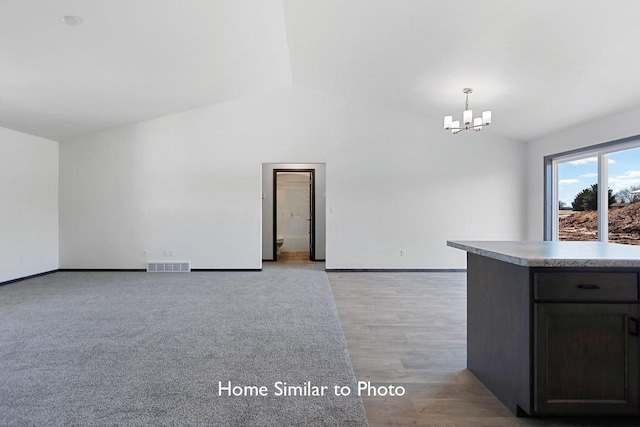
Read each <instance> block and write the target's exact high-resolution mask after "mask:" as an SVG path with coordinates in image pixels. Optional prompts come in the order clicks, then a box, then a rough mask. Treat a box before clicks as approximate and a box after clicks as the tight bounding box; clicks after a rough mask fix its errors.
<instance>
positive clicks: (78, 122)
mask: <svg viewBox="0 0 640 427" xmlns="http://www.w3.org/2000/svg"><path fill="white" fill-rule="evenodd" d="M283 3H284V5H283ZM64 15H78V16H80V17H82V19H83V20H84V23H83V24H82V25H80V26H77V27H71V26H68V25H66V24H64V23H62V21H61V18H62V16H64ZM639 18H640V1H637V0H616V1H615V2H605V1H600V0H562V1H559V0H536V1H533V0H532V1H517V2H516V1H513V0H484V1H477V0H448V1H444V0H429V1H426V0H402V1H394V0H323V1H318V0H284V1H280V0H224V1H222V0H217V1H214V0H188V1H178V0H163V1H159V0H135V1H131V0H109V1H103V0H56V1H51V0H29V1H14V0H0V37H1V38H0V126H4V127H8V128H13V129H16V130H20V131H23V132H27V133H31V134H35V135H40V136H44V137H47V138H51V139H55V140H61V139H65V138H69V137H72V136H75V135H81V134H85V133H90V132H95V131H99V130H103V129H108V128H112V127H116V126H120V125H124V124H127V123H132V122H136V121H140V120H145V119H149V118H153V117H157V116H161V115H165V114H171V113H175V112H178V111H184V110H188V109H191V108H195V107H199V106H203V105H208V104H214V103H218V102H223V101H226V100H229V99H233V98H237V97H241V96H245V95H249V94H253V93H257V92H261V91H266V90H272V89H276V88H279V87H283V86H289V85H291V84H292V82H293V84H294V85H297V86H302V87H307V88H311V89H316V90H321V91H325V92H328V93H333V94H336V95H339V96H344V97H348V98H351V99H355V100H358V101H363V102H368V103H371V104H375V105H378V106H381V107H384V108H390V109H395V110H400V111H404V112H408V113H412V114H416V115H418V116H422V117H427V118H432V119H436V120H437V121H438V122H440V121H441V118H442V116H443V115H445V114H453V115H454V116H460V115H461V112H462V106H463V102H464V96H463V94H462V88H464V87H473V88H474V93H473V94H472V95H471V97H470V106H471V108H473V109H474V110H476V111H478V112H479V111H481V110H483V109H491V110H493V120H494V123H493V124H492V125H491V128H490V131H492V132H496V133H499V134H501V135H505V136H508V137H511V138H515V139H520V140H531V139H535V138H538V137H540V136H543V135H546V134H549V133H553V132H556V131H559V130H562V129H563V128H565V127H568V126H571V125H575V124H576V123H580V122H584V121H587V120H590V119H594V118H599V117H604V116H608V115H611V114H615V113H618V112H621V111H624V110H627V109H631V108H637V107H640V104H639V103H638V99H640V78H638V76H640V25H638V23H637V22H638V19H639ZM438 126H439V124H438ZM487 131H489V130H487ZM443 132H444V131H443Z"/></svg>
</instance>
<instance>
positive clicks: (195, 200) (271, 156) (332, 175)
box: [60, 88, 526, 268]
mask: <svg viewBox="0 0 640 427" xmlns="http://www.w3.org/2000/svg"><path fill="white" fill-rule="evenodd" d="M491 129H492V128H489V129H487V130H486V131H483V132H479V133H476V132H473V133H471V132H465V133H462V134H460V135H456V136H453V135H451V134H449V133H447V132H445V131H443V130H442V129H441V123H440V122H439V121H433V120H429V119H426V118H424V117H419V116H413V115H409V114H405V113H400V112H395V111H391V110H386V109H382V108H377V107H373V106H370V105H366V104H362V103H356V102H352V101H349V100H346V99H344V98H340V97H336V96H330V95H327V94H324V93H321V92H315V91H310V90H304V89H300V88H289V89H283V90H280V91H277V92H273V93H269V94H264V95H261V96H256V97H251V98H243V99H239V100H235V101H230V102H227V103H223V104H216V105H213V106H209V107H206V108H201V109H197V110H192V111H189V112H185V113H181V114H175V115H172V116H167V117H162V118H158V119H155V120H150V121H147V122H142V123H138V124H134V125H131V126H127V127H123V128H119V129H115V130H110V131H106V132H102V133H98V134H94V135H91V136H87V137H83V138H79V139H76V140H72V141H66V142H63V143H62V144H61V147H60V156H61V162H60V164H61V169H60V170H61V177H60V182H61V186H60V192H61V194H60V203H61V205H60V215H61V222H60V226H61V230H60V233H61V238H60V241H61V254H60V256H61V268H143V267H144V262H145V261H146V260H147V259H162V258H163V253H164V252H163V251H164V250H167V249H171V250H173V251H174V253H175V256H174V259H185V260H191V261H192V262H193V267H194V268H259V267H260V266H261V248H262V242H261V192H262V188H261V164H262V163H296V162H300V161H305V162H313V163H325V164H326V192H327V206H328V207H329V208H333V209H334V210H335V213H334V214H329V215H327V232H326V238H327V246H326V260H327V262H326V266H327V268H459V267H464V265H465V254H464V253H463V252H462V251H457V250H455V249H451V248H447V247H446V240H447V239H521V238H523V237H524V232H525V225H526V222H525V221H526V215H525V214H526V211H525V209H524V197H525V194H524V193H526V192H525V191H524V183H525V178H526V177H525V173H524V169H525V168H524V164H525V159H524V152H525V147H524V145H523V144H522V143H520V142H516V141H511V140H508V139H505V138H501V137H499V136H496V134H494V133H493V132H492V130H491ZM496 129H497V127H496ZM143 249H146V250H148V251H149V257H148V258H144V257H143V256H142V250H143ZM400 249H404V250H406V256H405V257H400Z"/></svg>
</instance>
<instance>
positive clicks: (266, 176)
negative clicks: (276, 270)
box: [262, 163, 327, 260]
mask: <svg viewBox="0 0 640 427" xmlns="http://www.w3.org/2000/svg"><path fill="white" fill-rule="evenodd" d="M274 169H315V180H316V181H315V185H316V197H315V202H316V218H315V220H316V221H315V228H316V229H315V239H316V247H315V249H316V254H315V255H316V259H319V260H321V259H325V257H326V235H327V232H326V223H327V220H326V210H327V208H326V206H327V205H326V193H327V188H326V182H327V178H326V165H324V164H320V163H294V164H290V163H289V164H283V163H267V164H264V165H262V192H263V193H264V200H262V259H273V170H274ZM308 240H309V239H307V241H308Z"/></svg>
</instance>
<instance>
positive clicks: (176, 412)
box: [0, 264, 367, 426]
mask: <svg viewBox="0 0 640 427" xmlns="http://www.w3.org/2000/svg"><path fill="white" fill-rule="evenodd" d="M320 268H321V265H320V266H315V267H314V266H309V265H300V266H295V265H293V266H287V267H282V266H279V265H277V264H265V268H264V270H263V271H262V272H228V273H225V272H206V273H205V272H193V273H135V272H131V273H127V272H115V273H114V272H104V273H103V272H92V273H85V272H58V273H55V274H52V275H47V276H42V277H38V278H34V279H30V280H27V281H23V282H17V283H13V284H9V285H5V286H1V287H0V376H1V378H0V379H1V380H0V425H3V426H4V425H19V426H22V425H37V426H44V425H83V426H84V425H100V426H104V425H127V426H137V425H224V426H284V425H291V426H293V425H295V426H304V425H306V426H324V425H326V426H363V425H367V421H366V417H365V413H364V408H363V405H362V401H361V399H360V398H359V397H357V394H356V387H355V377H354V374H353V369H352V367H351V362H350V360H349V356H348V353H347V351H346V346H345V341H344V336H343V334H342V329H341V327H340V321H339V319H338V314H337V310H336V307H335V303H334V301H333V296H332V294H331V288H330V286H329V282H328V279H327V276H326V273H325V272H324V271H322V270H321V269H320ZM218 381H222V382H223V383H225V384H226V383H227V381H231V382H232V384H234V385H240V386H245V385H258V386H261V385H264V386H267V387H268V389H269V395H268V396H266V397H258V396H254V397H243V396H239V397H235V396H232V397H227V396H219V395H218V392H219V390H218ZM277 381H285V382H287V383H288V384H289V385H303V383H304V382H305V381H310V382H311V383H312V384H313V385H318V386H322V385H325V386H328V387H329V389H328V390H329V391H328V392H327V393H326V396H324V397H301V396H298V397H291V396H289V397H284V396H280V397H277V396H275V393H276V392H277V391H278V390H277V389H276V388H275V387H274V384H275V383H276V382H277ZM334 385H340V386H349V387H350V388H351V390H353V393H352V394H351V395H350V396H348V397H342V396H340V397H337V396H335V395H334V392H333V386H334Z"/></svg>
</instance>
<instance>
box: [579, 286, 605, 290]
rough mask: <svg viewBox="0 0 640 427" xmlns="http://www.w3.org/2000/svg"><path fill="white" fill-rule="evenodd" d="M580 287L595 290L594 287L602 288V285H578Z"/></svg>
mask: <svg viewBox="0 0 640 427" xmlns="http://www.w3.org/2000/svg"><path fill="white" fill-rule="evenodd" d="M578 289H589V290H593V289H600V286H598V285H578Z"/></svg>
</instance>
